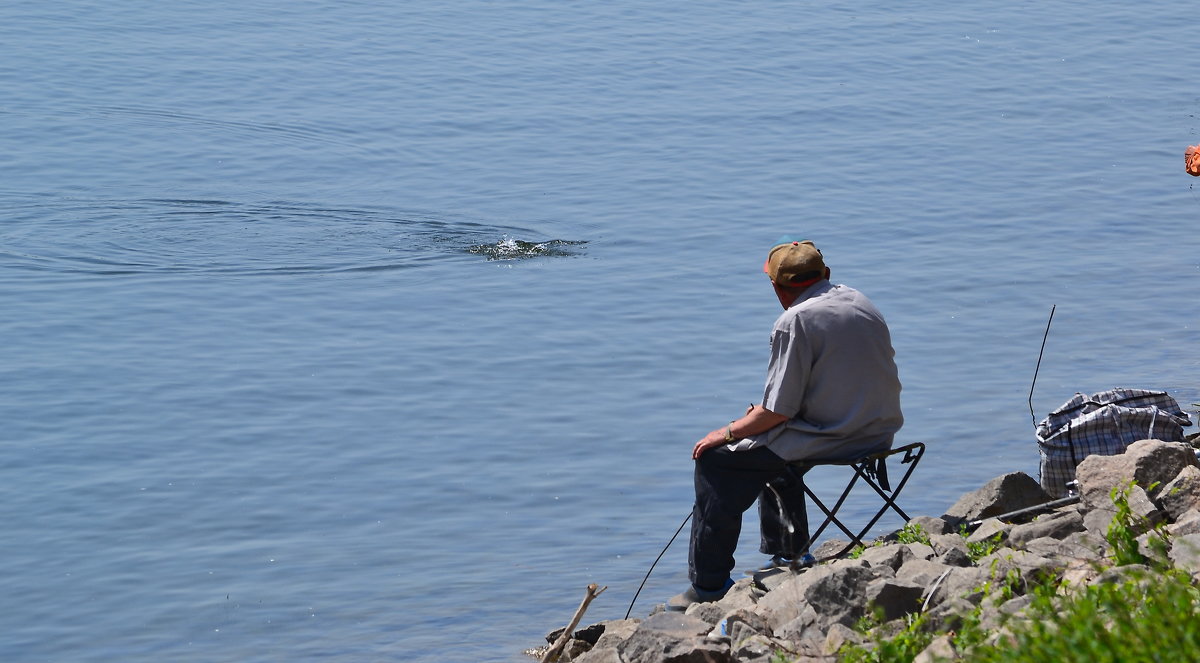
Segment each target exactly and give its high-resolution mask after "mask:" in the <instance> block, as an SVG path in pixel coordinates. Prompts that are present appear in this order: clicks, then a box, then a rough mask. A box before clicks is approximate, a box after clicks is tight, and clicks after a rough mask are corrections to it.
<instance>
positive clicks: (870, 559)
mask: <svg viewBox="0 0 1200 663" xmlns="http://www.w3.org/2000/svg"><path fill="white" fill-rule="evenodd" d="M858 558H859V559H861V560H863V561H864V562H866V563H867V564H869V565H871V566H873V567H880V566H886V567H887V568H890V569H891V570H893V571H895V570H896V569H898V568H900V567H901V566H903V565H904V563H905V562H907V561H909V560H911V559H916V556H915V555H913V551H912V549H911V548H909V547H908V546H906V545H902V544H898V543H893V544H889V545H886V546H872V547H870V548H867V549H866V550H864V551H863V554H862V555H859V557H858Z"/></svg>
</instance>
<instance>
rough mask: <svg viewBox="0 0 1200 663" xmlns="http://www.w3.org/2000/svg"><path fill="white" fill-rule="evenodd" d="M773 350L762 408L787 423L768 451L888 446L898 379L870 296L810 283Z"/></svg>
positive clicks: (849, 451)
mask: <svg viewBox="0 0 1200 663" xmlns="http://www.w3.org/2000/svg"><path fill="white" fill-rule="evenodd" d="M771 348H772V356H771V365H770V368H769V371H768V376H767V386H766V392H765V394H764V397H763V407H765V408H767V409H768V410H771V411H773V412H777V413H779V414H783V415H787V416H788V417H789V421H788V422H787V423H785V424H784V425H783V426H781V427H779V428H777V429H775V430H772V431H770V432H768V433H767V434H766V436H767V439H766V445H767V447H768V448H770V449H771V450H772V451H774V452H775V453H777V454H779V455H780V456H782V457H783V458H784V459H786V460H800V459H802V458H841V457H855V456H858V455H861V454H864V453H869V452H871V451H877V450H881V449H886V448H888V447H890V446H891V443H892V438H893V437H894V434H895V432H896V431H898V430H899V429H900V426H901V425H902V424H903V422H904V418H903V416H902V415H901V413H900V380H899V377H898V374H897V370H896V362H895V359H894V356H895V352H894V350H893V349H892V343H891V334H890V333H889V332H888V328H887V323H886V322H885V321H884V319H883V315H882V314H881V313H880V312H879V310H878V309H877V308H875V305H874V304H872V303H871V301H870V300H869V299H867V297H866V296H865V295H863V294H862V293H860V292H858V291H857V290H855V289H853V288H850V287H847V286H844V285H833V284H831V283H829V282H828V281H824V282H822V283H819V284H817V285H815V286H813V287H812V288H810V289H809V290H808V291H806V292H805V293H804V295H803V296H802V297H801V298H800V299H798V300H796V301H795V302H794V303H793V304H792V305H791V306H790V307H789V308H788V309H787V310H786V311H784V313H783V314H782V315H780V316H779V319H778V320H776V322H775V327H774V329H773V330H772V339H771ZM755 446H757V445H755Z"/></svg>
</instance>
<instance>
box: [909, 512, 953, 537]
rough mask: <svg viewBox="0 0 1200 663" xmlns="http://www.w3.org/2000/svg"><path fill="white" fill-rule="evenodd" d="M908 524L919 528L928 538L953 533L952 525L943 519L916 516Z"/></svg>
mask: <svg viewBox="0 0 1200 663" xmlns="http://www.w3.org/2000/svg"><path fill="white" fill-rule="evenodd" d="M908 524H909V525H916V526H917V527H920V528H921V531H922V532H925V534H926V535H928V536H930V537H933V536H937V535H938V534H950V533H951V532H953V531H954V525H952V524H951V523H949V522H947V521H946V520H945V519H944V518H934V517H933V516H917V517H916V518H913V519H912V520H910V521H908Z"/></svg>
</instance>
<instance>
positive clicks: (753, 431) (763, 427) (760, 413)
mask: <svg viewBox="0 0 1200 663" xmlns="http://www.w3.org/2000/svg"><path fill="white" fill-rule="evenodd" d="M787 420H788V417H786V416H785V415H782V414H776V413H774V412H772V411H770V410H768V409H766V408H764V407H763V406H761V405H751V406H750V409H748V410H746V414H744V415H743V416H742V417H741V418H739V419H735V420H733V421H732V422H730V424H729V425H728V426H722V427H721V428H718V429H716V430H714V431H711V432H710V433H709V434H708V435H705V436H704V437H702V438H700V441H699V442H697V443H696V444H695V446H693V447H692V458H699V457H700V454H703V453H704V452H705V451H708V450H709V449H712V448H713V447H716V446H720V445H722V444H728V443H729V442H730V441H731V440H740V439H742V438H743V437H749V436H751V435H758V434H759V433H765V432H767V431H769V430H771V429H772V428H774V427H776V426H778V425H779V424H782V423H783V422H785V421H787Z"/></svg>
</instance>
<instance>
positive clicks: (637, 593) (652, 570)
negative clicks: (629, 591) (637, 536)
mask: <svg viewBox="0 0 1200 663" xmlns="http://www.w3.org/2000/svg"><path fill="white" fill-rule="evenodd" d="M691 519H692V512H691V511H688V515H687V518H684V519H683V522H682V523H679V529H677V530H675V533H674V534H672V535H671V540H670V541H667V545H665V546H663V549H662V552H660V553H658V557H655V558H654V564H651V565H650V570H649V571H646V577H645V578H642V584H640V585H638V588H637V591H636V592H634V594H633V600H632V601H630V602H629V609H628V610H626V611H625V619H629V615H630V614H632V613H633V604H634V603H637V600H638V595H640V594H641V593H642V588H643V587H645V586H646V581H647V580H649V579H650V574H651V573H653V572H654V567H655V566H656V565H657V564H658V560H660V559H662V556H663V555H665V554H667V548H670V547H671V544H672V543H675V537H677V536H679V533H680V532H682V531H683V526H684V525H686V524H688V521H689V520H691Z"/></svg>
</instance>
